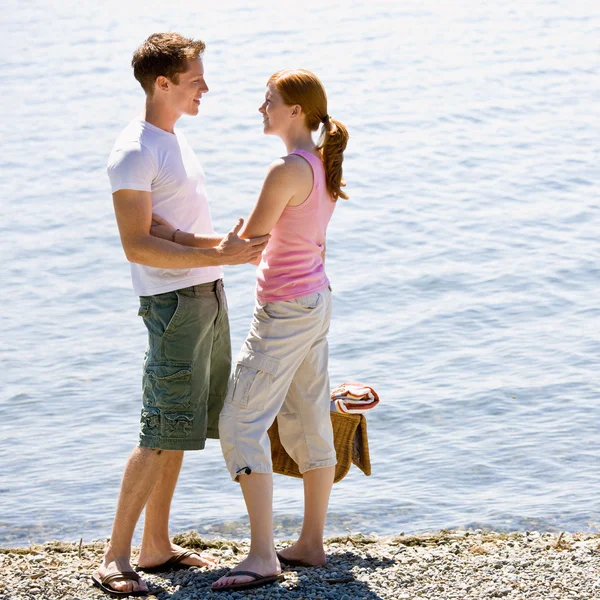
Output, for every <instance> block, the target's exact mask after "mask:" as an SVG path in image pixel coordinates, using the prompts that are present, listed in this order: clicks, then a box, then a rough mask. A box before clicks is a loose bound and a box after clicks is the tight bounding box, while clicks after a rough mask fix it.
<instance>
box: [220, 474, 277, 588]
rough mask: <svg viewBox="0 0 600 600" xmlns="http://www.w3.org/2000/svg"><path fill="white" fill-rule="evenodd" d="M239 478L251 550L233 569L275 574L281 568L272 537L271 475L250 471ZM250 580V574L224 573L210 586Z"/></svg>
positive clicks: (260, 573)
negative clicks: (223, 575)
mask: <svg viewBox="0 0 600 600" xmlns="http://www.w3.org/2000/svg"><path fill="white" fill-rule="evenodd" d="M239 481H240V485H241V486H242V493H243V494H244V501H245V503H246V508H247V510H248V516H249V517H250V552H249V554H248V556H247V557H246V558H245V559H244V560H243V561H242V562H241V563H239V564H238V565H237V566H236V567H235V569H234V570H235V571H252V572H253V573H258V574H259V575H278V574H279V573H281V568H280V566H279V561H278V560H277V555H276V554H275V542H274V540H273V476H272V475H271V474H270V473H252V474H250V475H240V476H239ZM252 580H253V578H252V577H248V576H245V575H239V576H235V577H227V576H225V577H221V579H219V580H218V581H216V582H215V583H214V584H213V586H212V587H213V588H218V587H221V586H223V585H230V584H232V583H245V582H247V581H252Z"/></svg>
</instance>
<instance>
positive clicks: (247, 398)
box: [225, 350, 279, 410]
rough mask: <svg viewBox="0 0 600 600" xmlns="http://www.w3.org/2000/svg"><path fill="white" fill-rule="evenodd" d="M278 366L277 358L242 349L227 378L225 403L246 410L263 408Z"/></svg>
mask: <svg viewBox="0 0 600 600" xmlns="http://www.w3.org/2000/svg"><path fill="white" fill-rule="evenodd" d="M278 368H279V359H278V358H274V357H272V356H268V355H266V354H262V353H260V352H253V351H251V350H242V351H241V352H240V354H239V355H238V357H237V361H236V365H235V370H234V372H233V374H232V376H231V379H230V380H229V387H228V389H227V397H226V398H225V404H230V405H233V406H236V407H239V408H244V409H246V410H262V409H264V408H265V407H266V406H267V404H268V401H269V393H270V391H271V387H272V385H273V381H274V380H275V376H276V375H277V370H278Z"/></svg>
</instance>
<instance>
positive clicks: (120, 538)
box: [98, 448, 166, 592]
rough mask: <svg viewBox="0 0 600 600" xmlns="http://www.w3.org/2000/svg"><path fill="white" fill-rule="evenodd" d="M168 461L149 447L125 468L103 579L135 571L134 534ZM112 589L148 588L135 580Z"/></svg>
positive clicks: (133, 455) (140, 450)
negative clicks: (132, 559) (132, 542)
mask: <svg viewBox="0 0 600 600" xmlns="http://www.w3.org/2000/svg"><path fill="white" fill-rule="evenodd" d="M165 458H166V456H164V455H163V454H161V453H160V452H159V451H158V450H151V449H150V448H136V449H135V450H134V451H133V452H132V453H131V456H130V457H129V460H128V461H127V465H126V466H125V473H124V475H123V482H122V484H121V491H120V493H119V500H118V503H117V512H116V514H115V520H114V523H113V528H112V534H111V536H110V542H109V543H108V546H107V548H106V550H105V552H104V561H103V562H102V565H100V567H99V569H98V575H99V576H100V577H101V578H102V577H104V576H106V575H109V574H110V573H114V572H116V571H121V572H123V571H132V570H133V569H132V568H131V564H130V562H129V561H130V554H131V540H132V538H133V532H134V530H135V526H136V524H137V522H138V519H139V518H140V514H141V512H142V510H143V508H144V505H145V504H146V502H147V501H148V498H149V497H150V495H151V493H152V491H153V489H154V487H155V485H156V483H157V481H158V479H159V477H160V475H161V472H162V466H163V464H164V462H165ZM110 587H112V588H114V589H115V590H118V591H128V592H130V591H136V590H147V589H148V587H147V586H146V584H145V583H144V582H140V583H139V584H138V583H136V582H135V581H121V582H114V583H111V584H110Z"/></svg>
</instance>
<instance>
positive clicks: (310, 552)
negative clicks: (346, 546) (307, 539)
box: [277, 541, 327, 567]
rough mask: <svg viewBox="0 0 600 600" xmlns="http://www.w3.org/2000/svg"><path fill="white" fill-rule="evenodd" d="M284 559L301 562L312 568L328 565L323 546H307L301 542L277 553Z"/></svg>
mask: <svg viewBox="0 0 600 600" xmlns="http://www.w3.org/2000/svg"><path fill="white" fill-rule="evenodd" d="M277 554H278V555H279V556H281V557H282V558H286V559H288V560H293V561H300V562H302V563H306V565H309V566H311V567H322V566H324V565H326V564H327V557H326V556H325V550H324V548H323V545H322V544H320V545H316V544H313V545H311V546H308V545H305V544H303V543H301V542H300V541H298V542H296V543H295V544H292V545H291V546H288V547H287V548H285V549H284V550H280V551H279V552H277Z"/></svg>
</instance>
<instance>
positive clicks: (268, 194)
mask: <svg viewBox="0 0 600 600" xmlns="http://www.w3.org/2000/svg"><path fill="white" fill-rule="evenodd" d="M299 161H302V162H299ZM304 162H305V161H304V159H303V158H300V157H297V156H286V157H285V158H279V159H277V160H276V161H274V162H273V163H271V165H270V166H269V170H268V172H267V175H266V177H265V180H264V182H263V186H262V189H261V190H260V194H259V195H258V200H257V201H256V204H255V205H254V208H253V209H252V212H251V213H250V216H249V217H248V219H247V220H246V225H245V226H244V227H243V228H242V231H241V232H240V236H241V237H243V238H246V239H249V238H253V237H256V236H261V235H266V234H268V233H271V230H272V229H273V227H275V224H276V223H277V221H278V220H279V217H281V213H282V212H283V210H284V209H285V207H286V206H287V204H288V203H289V202H290V200H292V199H293V198H294V196H295V194H296V193H297V192H298V190H299V189H302V188H303V184H304V187H306V176H307V173H306V170H305V167H304V165H303V164H302V163H304ZM309 168H310V167H309ZM311 185H312V182H311Z"/></svg>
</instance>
